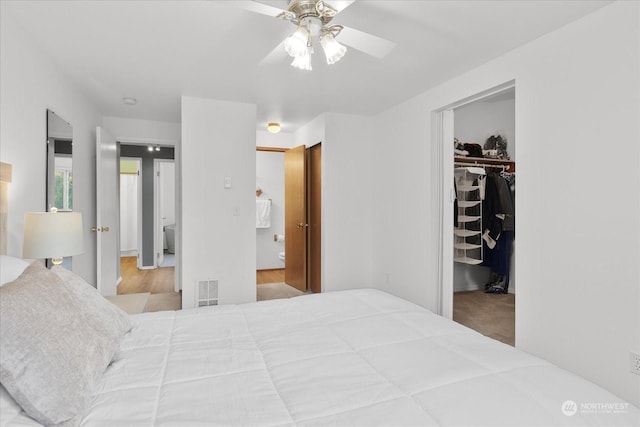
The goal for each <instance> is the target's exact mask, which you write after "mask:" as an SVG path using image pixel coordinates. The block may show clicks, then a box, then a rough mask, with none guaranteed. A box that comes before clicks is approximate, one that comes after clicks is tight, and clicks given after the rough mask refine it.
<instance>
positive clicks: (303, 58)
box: [291, 48, 311, 71]
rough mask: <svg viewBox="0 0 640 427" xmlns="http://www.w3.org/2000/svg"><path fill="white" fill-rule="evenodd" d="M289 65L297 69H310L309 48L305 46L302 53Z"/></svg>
mask: <svg viewBox="0 0 640 427" xmlns="http://www.w3.org/2000/svg"><path fill="white" fill-rule="evenodd" d="M291 66H292V67H295V68H298V69H299V70H306V71H311V49H309V48H307V50H306V52H305V53H304V54H303V55H300V56H296V57H295V58H294V59H293V61H292V62H291Z"/></svg>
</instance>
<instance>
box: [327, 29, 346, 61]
mask: <svg viewBox="0 0 640 427" xmlns="http://www.w3.org/2000/svg"><path fill="white" fill-rule="evenodd" d="M320 44H321V45H322V49H323V50H324V54H325V55H326V57H327V64H334V63H336V62H338V61H339V60H340V58H342V57H343V56H344V54H345V53H347V48H346V47H344V46H343V45H341V44H340V43H338V42H337V41H336V39H335V38H334V37H333V34H331V33H327V34H325V35H324V36H322V37H320Z"/></svg>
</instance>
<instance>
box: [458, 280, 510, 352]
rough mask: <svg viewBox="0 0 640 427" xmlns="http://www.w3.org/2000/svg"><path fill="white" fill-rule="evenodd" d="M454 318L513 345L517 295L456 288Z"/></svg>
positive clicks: (484, 333)
mask: <svg viewBox="0 0 640 427" xmlns="http://www.w3.org/2000/svg"><path fill="white" fill-rule="evenodd" d="M453 320H455V321H456V322H458V323H462V324H463V325H465V326H468V327H470V328H471V329H475V330H476V331H478V332H480V333H481V334H483V335H486V336H488V337H491V338H493V339H496V340H498V341H502V342H503V343H505V344H509V345H511V346H514V345H515V341H516V334H515V325H516V296H515V295H514V294H485V293H484V291H466V292H455V293H454V294H453Z"/></svg>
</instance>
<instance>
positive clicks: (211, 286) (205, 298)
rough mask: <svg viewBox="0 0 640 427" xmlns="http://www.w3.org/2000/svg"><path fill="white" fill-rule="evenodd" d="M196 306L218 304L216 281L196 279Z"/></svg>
mask: <svg viewBox="0 0 640 427" xmlns="http://www.w3.org/2000/svg"><path fill="white" fill-rule="evenodd" d="M196 302H197V304H196V307H207V306H210V305H218V281H217V280H198V300H197V301H196Z"/></svg>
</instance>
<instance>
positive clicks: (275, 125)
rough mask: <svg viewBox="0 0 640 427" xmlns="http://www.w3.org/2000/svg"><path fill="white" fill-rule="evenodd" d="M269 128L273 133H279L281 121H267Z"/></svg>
mask: <svg viewBox="0 0 640 427" xmlns="http://www.w3.org/2000/svg"><path fill="white" fill-rule="evenodd" d="M267 130H268V131H269V132H271V133H278V132H280V123H275V122H272V123H267Z"/></svg>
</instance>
